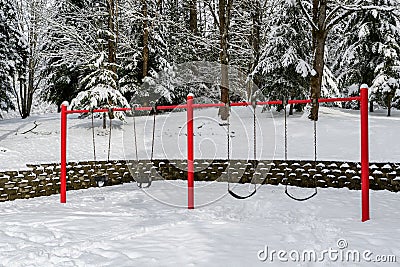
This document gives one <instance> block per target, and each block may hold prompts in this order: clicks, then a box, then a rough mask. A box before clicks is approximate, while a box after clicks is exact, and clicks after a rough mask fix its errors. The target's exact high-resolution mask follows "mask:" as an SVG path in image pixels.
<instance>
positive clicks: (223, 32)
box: [218, 0, 233, 120]
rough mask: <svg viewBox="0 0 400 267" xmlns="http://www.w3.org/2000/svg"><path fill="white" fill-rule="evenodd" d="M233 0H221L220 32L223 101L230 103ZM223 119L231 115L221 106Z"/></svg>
mask: <svg viewBox="0 0 400 267" xmlns="http://www.w3.org/2000/svg"><path fill="white" fill-rule="evenodd" d="M232 6H233V0H228V2H227V1H226V0H219V5H218V9H219V34H220V50H221V52H220V54H219V58H220V63H221V86H220V90H221V102H223V103H225V104H228V103H229V77H228V64H229V54H228V41H229V25H230V18H231V10H232ZM218 114H219V115H220V116H221V119H222V120H227V119H228V117H229V108H228V107H227V106H225V107H221V108H220V109H219V113H218Z"/></svg>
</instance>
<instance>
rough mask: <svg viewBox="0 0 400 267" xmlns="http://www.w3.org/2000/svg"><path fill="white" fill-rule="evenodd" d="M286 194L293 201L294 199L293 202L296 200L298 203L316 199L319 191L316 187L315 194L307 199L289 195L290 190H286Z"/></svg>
mask: <svg viewBox="0 0 400 267" xmlns="http://www.w3.org/2000/svg"><path fill="white" fill-rule="evenodd" d="M285 194H286V195H287V196H288V197H290V198H291V199H293V200H296V201H306V200H309V199H311V198H313V197H315V196H316V195H317V194H318V191H317V188H316V187H315V190H314V193H313V194H312V195H310V196H308V197H305V198H297V197H295V196H293V195H291V194H290V193H289V191H288V189H287V188H285Z"/></svg>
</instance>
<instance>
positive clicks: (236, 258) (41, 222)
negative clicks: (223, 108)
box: [0, 108, 400, 266]
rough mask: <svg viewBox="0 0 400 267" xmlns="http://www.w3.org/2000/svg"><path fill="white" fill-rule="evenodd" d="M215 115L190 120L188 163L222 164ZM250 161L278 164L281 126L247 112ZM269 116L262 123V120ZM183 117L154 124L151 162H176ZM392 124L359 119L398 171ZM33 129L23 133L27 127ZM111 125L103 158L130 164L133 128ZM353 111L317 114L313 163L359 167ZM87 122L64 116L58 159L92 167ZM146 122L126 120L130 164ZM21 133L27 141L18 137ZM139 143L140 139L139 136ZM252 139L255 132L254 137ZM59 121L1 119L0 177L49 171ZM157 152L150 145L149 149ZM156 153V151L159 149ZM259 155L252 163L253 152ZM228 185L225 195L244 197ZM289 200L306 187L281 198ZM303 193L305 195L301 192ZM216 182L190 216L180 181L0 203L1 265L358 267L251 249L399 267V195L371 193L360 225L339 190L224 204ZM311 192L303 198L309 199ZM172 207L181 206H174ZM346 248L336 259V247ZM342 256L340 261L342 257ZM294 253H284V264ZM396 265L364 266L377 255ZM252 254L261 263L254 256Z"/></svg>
mask: <svg viewBox="0 0 400 267" xmlns="http://www.w3.org/2000/svg"><path fill="white" fill-rule="evenodd" d="M233 111H234V114H233V115H232V118H231V126H230V131H231V137H232V138H231V143H232V144H233V145H232V150H233V152H232V158H242V159H243V158H244V159H246V158H252V155H253V150H252V142H253V140H252V114H251V110H249V109H246V108H238V109H236V111H235V109H233ZM216 113H217V112H216V109H206V110H202V111H199V110H196V112H195V116H196V117H197V118H196V119H195V142H196V144H197V145H196V151H195V157H196V158H208V159H213V158H226V135H225V133H226V132H225V130H226V128H227V127H221V126H219V125H218V123H219V120H218V118H217V115H216ZM257 115H258V123H259V126H258V127H259V128H258V135H257V140H258V153H257V156H258V157H260V158H266V159H271V158H272V157H275V158H283V152H284V151H283V150H284V149H283V139H284V137H283V116H282V115H281V114H277V113H273V114H271V113H258V114H257ZM272 115H273V117H274V119H272V118H271V117H272ZM185 118H186V113H184V112H182V113H172V114H164V115H159V116H157V124H156V140H155V142H156V149H155V158H170V159H174V158H175V159H176V158H182V159H183V158H185V155H186V149H185V144H186V139H185V138H186V135H185V133H186V128H185ZM399 120H400V114H399V113H398V112H394V115H393V117H392V118H387V117H385V114H384V112H376V113H374V114H373V115H372V116H371V117H370V158H371V160H372V161H379V162H399V161H400V160H399V159H400V144H399V142H398V133H399V130H400V129H399V128H400V123H399V122H400V121H399ZM34 121H36V123H37V124H38V125H39V126H38V127H37V128H35V129H33V130H32V131H30V132H27V131H28V130H30V129H32V128H33V126H34V124H33V122H34ZM127 121H128V122H127V123H126V124H123V123H119V122H114V126H113V129H112V147H111V158H112V159H125V158H128V159H133V158H134V149H133V134H132V131H133V130H132V129H133V120H132V118H127ZM288 123H289V125H288V131H289V136H288V138H289V158H290V159H312V158H313V136H312V129H313V123H312V122H309V121H308V120H307V119H306V117H305V116H301V115H295V116H293V117H291V118H289V122H288ZM95 124H96V129H95V130H96V153H97V158H98V159H99V160H105V159H106V157H107V144H108V134H109V132H108V129H107V130H102V129H101V128H100V127H98V126H100V125H101V121H100V120H96V121H95ZM359 124H360V123H359V114H358V111H348V110H340V109H332V108H322V109H321V115H320V121H319V122H318V124H317V125H318V158H319V159H326V160H341V161H346V160H351V161H359V157H360V152H359V150H360V145H359V143H360V137H359V135H360V134H359V132H360V125H359ZM90 125H91V121H90V120H89V119H77V118H76V116H71V115H70V116H69V120H68V160H70V161H79V160H86V159H92V158H93V151H92V139H91V134H92V132H91V129H90ZM151 129H152V118H151V117H149V118H148V117H141V118H137V130H138V141H139V157H140V158H149V154H150V150H151V149H150V146H151ZM24 132H27V133H25V134H24ZM144 133H145V134H144ZM261 133H263V134H261ZM59 134H60V122H59V114H50V115H41V116H33V117H32V118H29V119H27V120H18V119H10V120H3V121H0V169H3V170H4V169H8V170H9V169H16V168H20V169H23V168H25V163H41V162H43V163H47V162H59V157H60V156H59V154H60V151H59V146H60V136H59ZM157 144H158V145H157ZM161 144H162V146H161ZM261 152H262V153H261ZM250 189H251V188H249V186H248V185H238V186H236V187H235V188H234V190H235V191H236V192H240V193H244V192H247V191H248V190H250ZM290 190H291V192H292V193H293V194H296V195H298V196H299V195H307V194H308V193H310V191H309V190H310V189H301V188H290ZM311 190H312V189H311ZM226 192H227V184H226V183H218V182H209V183H206V182H196V183H195V205H202V206H201V207H197V208H196V209H194V210H187V209H185V208H182V207H184V206H185V203H186V201H187V188H186V183H185V182H184V181H172V182H167V181H157V182H153V184H152V186H151V187H150V188H148V189H139V188H138V187H137V186H136V184H135V183H130V184H124V185H119V186H112V187H104V188H91V189H88V190H80V191H69V192H68V194H67V203H66V204H60V203H59V196H58V195H54V196H50V197H40V198H33V199H29V200H16V201H11V202H4V203H0V214H1V218H2V219H1V220H0V240H1V243H0V266H266V265H268V266H361V265H364V264H365V263H366V262H365V260H364V259H363V258H361V260H360V262H357V263H355V262H352V261H350V262H347V261H342V260H340V258H339V259H338V260H336V261H335V260H331V259H329V257H328V255H325V258H324V261H322V262H314V261H307V260H305V261H302V260H300V261H298V262H294V261H293V260H291V259H289V256H288V254H286V256H284V257H283V258H286V259H288V261H287V262H282V261H280V260H279V259H278V258H277V257H278V256H277V254H275V255H274V258H273V259H272V260H271V257H269V258H268V259H267V260H266V261H265V262H263V261H260V260H259V259H258V256H260V254H259V252H260V250H264V249H265V247H266V246H268V249H269V253H271V251H272V250H275V251H279V250H283V251H286V252H288V253H289V252H290V251H294V250H297V251H298V252H299V253H300V254H301V253H302V252H303V251H308V250H313V251H315V252H316V253H317V255H318V257H321V255H322V252H323V251H324V250H329V249H331V250H332V249H333V250H337V251H339V252H344V253H346V252H347V251H350V250H353V251H358V252H360V253H361V255H362V253H363V252H364V251H367V250H368V251H371V253H372V254H368V255H369V259H371V260H372V262H369V263H367V264H366V266H398V262H399V261H400V228H399V227H398V225H399V223H400V210H399V209H398V201H399V195H398V194H397V193H391V192H388V191H371V195H370V203H371V220H370V221H368V222H365V223H361V221H360V218H361V207H360V206H361V200H360V197H361V193H360V192H359V191H350V190H348V189H319V193H318V195H317V196H316V197H315V198H313V199H311V200H309V201H306V202H295V201H293V200H291V199H289V198H288V197H287V196H286V195H285V194H284V187H283V186H271V185H263V186H261V187H259V188H258V191H257V193H256V194H255V195H254V196H253V197H252V198H249V199H247V200H236V199H234V198H232V197H231V196H229V195H227V193H226ZM311 192H312V191H311ZM178 206H180V207H178ZM338 243H339V245H342V244H345V245H346V244H347V246H346V248H344V249H339V245H338ZM342 254H343V253H342ZM292 255H293V254H292ZM390 255H394V256H395V257H396V260H397V263H382V262H379V263H378V262H373V260H375V259H377V258H376V257H379V256H390ZM261 256H263V255H261Z"/></svg>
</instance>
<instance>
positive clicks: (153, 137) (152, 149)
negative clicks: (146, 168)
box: [150, 107, 156, 161]
mask: <svg viewBox="0 0 400 267" xmlns="http://www.w3.org/2000/svg"><path fill="white" fill-rule="evenodd" d="M155 134H156V108H155V107H153V136H152V139H151V156H150V161H153V157H154V139H155Z"/></svg>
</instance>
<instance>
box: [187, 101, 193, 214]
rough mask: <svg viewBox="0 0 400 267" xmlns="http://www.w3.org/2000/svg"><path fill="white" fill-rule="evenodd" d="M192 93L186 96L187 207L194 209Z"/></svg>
mask: <svg viewBox="0 0 400 267" xmlns="http://www.w3.org/2000/svg"><path fill="white" fill-rule="evenodd" d="M193 98H194V95H193V94H189V95H188V96H187V109H186V112H187V150H188V162H187V163H188V172H187V173H188V209H194V164H193V160H194V152H193Z"/></svg>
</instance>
